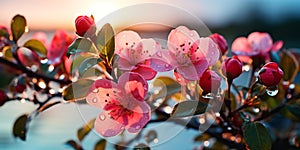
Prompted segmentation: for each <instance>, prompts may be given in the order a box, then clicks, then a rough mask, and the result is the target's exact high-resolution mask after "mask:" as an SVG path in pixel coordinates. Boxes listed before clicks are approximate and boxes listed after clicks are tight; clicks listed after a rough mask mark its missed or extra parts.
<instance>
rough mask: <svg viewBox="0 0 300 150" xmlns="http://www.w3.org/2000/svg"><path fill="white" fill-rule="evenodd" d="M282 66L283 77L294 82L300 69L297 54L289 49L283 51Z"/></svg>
mask: <svg viewBox="0 0 300 150" xmlns="http://www.w3.org/2000/svg"><path fill="white" fill-rule="evenodd" d="M280 68H281V69H282V71H283V72H284V77H283V79H284V80H285V81H291V82H293V81H294V79H295V77H296V75H297V73H298V69H299V63H298V61H297V60H296V58H295V56H294V55H293V54H292V53H291V52H289V51H283V52H282V56H281V61H280Z"/></svg>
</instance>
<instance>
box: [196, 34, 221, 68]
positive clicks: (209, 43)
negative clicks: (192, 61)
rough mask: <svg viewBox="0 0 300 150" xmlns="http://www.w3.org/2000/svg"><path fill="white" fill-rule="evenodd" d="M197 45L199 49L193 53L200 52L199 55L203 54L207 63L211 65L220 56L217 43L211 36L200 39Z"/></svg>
mask: <svg viewBox="0 0 300 150" xmlns="http://www.w3.org/2000/svg"><path fill="white" fill-rule="evenodd" d="M198 47H199V49H200V51H198V52H196V53H195V54H197V53H202V54H200V55H204V56H205V59H206V60H207V61H208V63H209V65H210V66H213V65H214V64H215V63H216V62H217V60H218V59H219V56H220V51H219V48H218V45H217V44H216V43H215V42H214V41H213V40H212V39H211V38H209V37H206V38H201V39H200V43H199V45H198ZM200 58H201V56H200Z"/></svg>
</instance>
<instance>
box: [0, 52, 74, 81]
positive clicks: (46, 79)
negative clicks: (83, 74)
mask: <svg viewBox="0 0 300 150" xmlns="http://www.w3.org/2000/svg"><path fill="white" fill-rule="evenodd" d="M0 63H2V64H4V65H6V66H9V67H12V68H14V69H17V70H19V71H22V72H23V73H25V74H27V76H28V77H32V78H38V79H43V80H44V81H45V82H49V81H54V82H57V83H60V84H63V85H67V84H70V83H71V81H70V80H60V79H55V78H51V77H48V76H45V75H42V74H38V73H35V72H33V71H31V70H28V69H27V68H25V67H23V66H21V65H18V64H15V63H13V62H11V61H9V60H6V59H5V58H3V57H0Z"/></svg>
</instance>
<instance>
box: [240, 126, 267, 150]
mask: <svg viewBox="0 0 300 150" xmlns="http://www.w3.org/2000/svg"><path fill="white" fill-rule="evenodd" d="M243 134H244V138H245V141H246V143H247V145H248V147H249V149H251V150H270V149H271V146H272V139H271V136H270V135H269V132H268V130H267V129H266V128H265V126H264V125H263V124H261V123H260V122H247V123H244V125H243Z"/></svg>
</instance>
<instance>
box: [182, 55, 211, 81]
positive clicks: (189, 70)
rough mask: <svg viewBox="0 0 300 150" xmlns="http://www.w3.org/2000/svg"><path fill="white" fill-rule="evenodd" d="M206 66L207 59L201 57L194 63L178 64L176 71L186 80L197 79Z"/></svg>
mask: <svg viewBox="0 0 300 150" xmlns="http://www.w3.org/2000/svg"><path fill="white" fill-rule="evenodd" d="M207 68H208V61H207V60H205V59H202V60H199V61H198V62H196V63H194V65H188V66H179V67H178V68H177V73H179V74H180V75H181V76H182V77H183V78H184V79H186V80H190V81H194V80H198V79H199V77H200V76H201V75H202V74H203V72H204V71H205V70H206V69H207Z"/></svg>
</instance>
